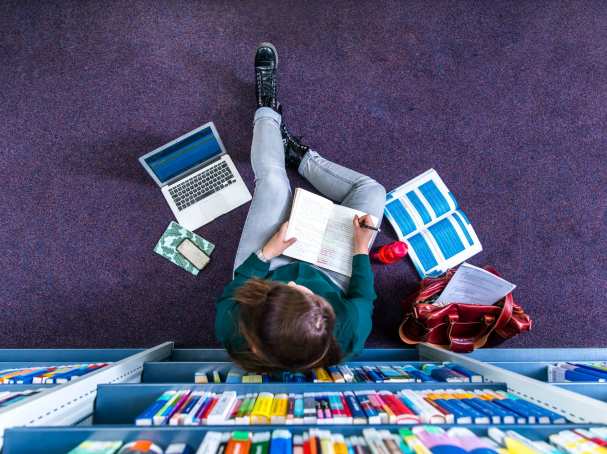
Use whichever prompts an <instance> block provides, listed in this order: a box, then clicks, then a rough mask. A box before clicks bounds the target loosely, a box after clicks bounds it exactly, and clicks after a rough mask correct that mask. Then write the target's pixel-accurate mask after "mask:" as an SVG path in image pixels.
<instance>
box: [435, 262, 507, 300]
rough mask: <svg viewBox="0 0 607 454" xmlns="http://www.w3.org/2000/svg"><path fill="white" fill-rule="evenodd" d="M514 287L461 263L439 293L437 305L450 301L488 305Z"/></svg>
mask: <svg viewBox="0 0 607 454" xmlns="http://www.w3.org/2000/svg"><path fill="white" fill-rule="evenodd" d="M515 288H516V285H514V284H512V283H510V282H508V281H507V280H505V279H502V278H501V277H498V276H496V275H495V274H493V273H490V272H489V271H486V270H483V269H482V268H479V267H477V266H474V265H470V264H469V263H463V264H462V265H461V266H460V267H459V268H458V269H457V271H456V272H455V274H454V275H453V277H452V278H451V280H450V281H449V283H448V284H447V286H446V287H445V289H444V290H443V292H442V293H441V295H440V296H439V297H438V299H437V300H436V301H435V303H434V304H435V305H437V306H446V305H447V304H450V303H464V304H479V305H487V306H490V305H492V304H495V303H497V302H498V301H499V300H501V299H502V298H503V297H504V296H506V295H507V294H508V293H510V292H511V291H512V290H514V289H515Z"/></svg>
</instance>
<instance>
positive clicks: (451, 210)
mask: <svg viewBox="0 0 607 454" xmlns="http://www.w3.org/2000/svg"><path fill="white" fill-rule="evenodd" d="M384 215H385V216H386V219H388V221H390V224H392V227H393V228H394V231H395V232H396V234H397V235H398V238H399V239H400V240H401V241H405V242H406V243H407V245H408V246H409V256H410V257H411V260H412V261H413V264H414V265H415V268H416V269H417V272H418V273H419V275H420V276H421V277H422V278H424V277H427V276H439V275H441V274H443V273H444V272H446V271H447V270H448V269H449V268H453V267H454V266H456V265H459V264H460V263H462V262H464V261H465V260H468V259H469V258H470V257H472V256H473V255H475V254H477V253H478V252H480V251H482V250H483V247H482V246H481V243H480V241H479V240H478V237H477V236H476V232H475V231H474V229H473V228H472V224H470V221H469V220H468V217H467V216H466V214H465V213H464V212H463V211H462V210H461V209H460V207H459V206H458V204H457V201H456V200H455V197H454V196H453V194H452V193H451V191H449V189H447V186H445V183H443V180H442V179H441V177H440V176H439V175H438V173H436V170H434V169H430V170H428V171H426V172H424V173H422V174H421V175H419V176H417V177H415V178H414V179H412V180H411V181H408V182H407V183H405V184H403V185H402V186H399V187H398V188H396V189H395V190H393V191H391V192H389V193H388V194H387V195H386V207H385V209H384Z"/></svg>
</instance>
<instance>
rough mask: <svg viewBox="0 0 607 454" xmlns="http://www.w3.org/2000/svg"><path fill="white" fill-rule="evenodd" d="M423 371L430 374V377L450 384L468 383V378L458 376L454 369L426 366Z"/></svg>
mask: <svg viewBox="0 0 607 454" xmlns="http://www.w3.org/2000/svg"><path fill="white" fill-rule="evenodd" d="M422 370H423V371H424V372H425V373H427V374H430V376H431V377H432V378H434V379H436V380H438V381H444V382H448V383H463V382H467V381H469V380H468V377H466V376H464V375H462V374H458V373H457V372H455V371H454V370H452V369H449V368H448V367H445V366H439V365H437V364H424V365H423V366H422Z"/></svg>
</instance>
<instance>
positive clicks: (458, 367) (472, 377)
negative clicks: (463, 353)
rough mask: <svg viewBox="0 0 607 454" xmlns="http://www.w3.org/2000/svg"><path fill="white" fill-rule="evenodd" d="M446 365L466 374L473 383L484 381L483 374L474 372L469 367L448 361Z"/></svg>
mask: <svg viewBox="0 0 607 454" xmlns="http://www.w3.org/2000/svg"><path fill="white" fill-rule="evenodd" d="M445 366H446V367H448V368H449V369H452V370H454V371H455V372H457V373H459V374H462V375H465V376H466V377H468V379H469V380H470V382H472V383H482V381H483V376H482V375H480V374H477V373H476V372H472V371H471V370H470V369H468V368H467V367H464V366H461V365H459V364H455V363H446V364H445Z"/></svg>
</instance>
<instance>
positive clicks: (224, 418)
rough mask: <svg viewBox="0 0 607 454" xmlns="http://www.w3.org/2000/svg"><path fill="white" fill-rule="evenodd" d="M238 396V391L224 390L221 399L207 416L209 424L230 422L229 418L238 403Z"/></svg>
mask: <svg viewBox="0 0 607 454" xmlns="http://www.w3.org/2000/svg"><path fill="white" fill-rule="evenodd" d="M236 400H237V396H236V391H224V392H223V393H222V394H221V395H220V396H219V400H218V401H217V404H216V405H215V407H213V410H211V413H210V414H209V416H208V417H207V424H209V425H217V424H228V422H229V421H228V418H229V416H230V413H231V411H232V408H233V407H234V404H236Z"/></svg>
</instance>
